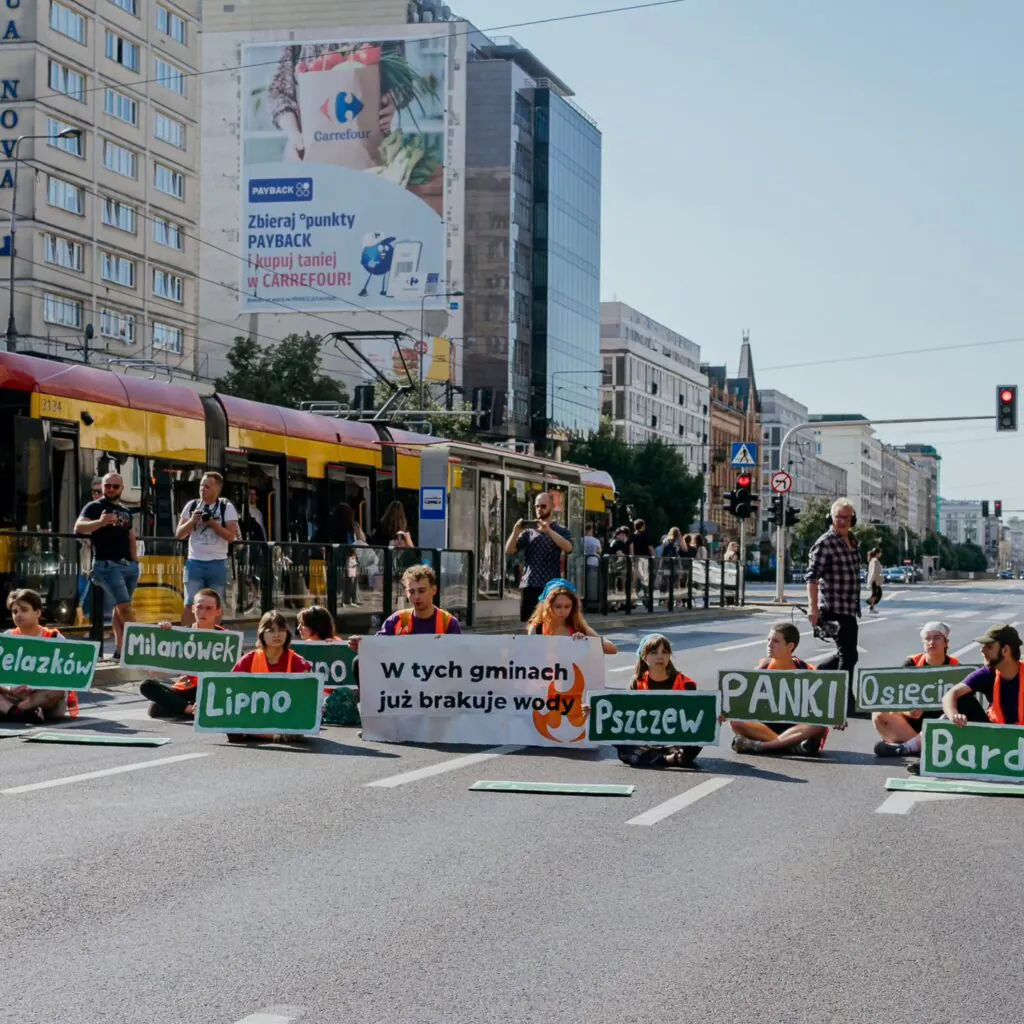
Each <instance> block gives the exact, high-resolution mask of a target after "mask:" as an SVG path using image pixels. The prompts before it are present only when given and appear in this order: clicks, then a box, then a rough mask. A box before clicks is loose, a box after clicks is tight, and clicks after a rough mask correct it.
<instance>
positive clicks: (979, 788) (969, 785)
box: [885, 779, 1024, 796]
mask: <svg viewBox="0 0 1024 1024" xmlns="http://www.w3.org/2000/svg"><path fill="white" fill-rule="evenodd" d="M885 788H886V789H887V790H890V791H894V792H897V793H899V792H903V793H952V794H955V795H956V796H1024V786H1022V785H1021V784H1020V783H1019V782H970V781H968V780H964V779H886V780H885Z"/></svg>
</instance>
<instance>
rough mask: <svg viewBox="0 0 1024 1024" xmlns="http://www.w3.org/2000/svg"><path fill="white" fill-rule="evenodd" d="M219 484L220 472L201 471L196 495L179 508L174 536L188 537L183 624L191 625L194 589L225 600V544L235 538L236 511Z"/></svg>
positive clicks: (220, 481)
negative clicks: (222, 492) (206, 590)
mask: <svg viewBox="0 0 1024 1024" xmlns="http://www.w3.org/2000/svg"><path fill="white" fill-rule="evenodd" d="M223 486H224V477H222V476H221V475H220V473H214V472H212V471H211V472H209V473H204V474H203V478H202V480H200V481H199V498H194V499H193V500H192V501H190V502H189V503H188V504H187V505H186V506H185V507H184V508H183V509H182V511H181V518H180V519H179V520H178V529H177V530H176V531H175V534H174V536H175V537H176V538H177V539H178V540H185V538H186V537H187V538H188V558H187V559H186V561H185V607H184V609H183V611H182V613H181V624H182V625H183V626H190V625H192V602H193V600H194V599H195V596H196V594H197V593H198V591H200V590H203V589H207V588H208V589H210V590H216V591H217V593H218V594H219V595H220V599H221V601H222V602H225V601H226V600H227V585H228V546H229V545H230V544H231V542H232V541H236V540H238V512H237V511H236V509H235V506H234V505H232V504H231V502H230V501H228V500H227V498H222V497H221V496H220V492H221V488H222V487H223Z"/></svg>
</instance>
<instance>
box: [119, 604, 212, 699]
mask: <svg viewBox="0 0 1024 1024" xmlns="http://www.w3.org/2000/svg"><path fill="white" fill-rule="evenodd" d="M221 607H222V606H221V602H220V594H219V593H217V591H216V590H214V589H213V588H212V587H204V588H203V589H202V590H197V591H196V596H195V597H194V598H193V599H192V617H193V619H194V622H193V624H192V625H191V626H190V627H189V628H190V629H216V630H220V631H221V632H224V627H223V626H222V625H221V624H220V616H221ZM160 628H161V629H173V628H174V624H173V623H171V622H161V623H160ZM198 688H199V677H198V676H179V677H178V678H177V679H175V680H174V682H173V683H165V682H164V681H163V680H162V679H146V680H144V681H143V682H142V683H141V684H140V685H139V693H141V694H142V696H143V697H145V698H147V699H148V700H149V701H150V705H149V717H150V718H192V717H193V715H195V713H196V709H195V701H196V691H197V690H198Z"/></svg>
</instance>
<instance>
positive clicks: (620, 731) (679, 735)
mask: <svg viewBox="0 0 1024 1024" xmlns="http://www.w3.org/2000/svg"><path fill="white" fill-rule="evenodd" d="M587 701H588V702H589V704H590V717H589V719H588V725H587V738H588V739H589V740H590V742H591V743H614V744H615V745H616V746H627V747H628V746H664V745H667V746H700V747H706V746H710V745H712V744H716V743H717V742H718V713H719V707H720V706H721V695H720V694H718V693H714V692H712V693H708V692H699V691H693V690H691V691H678V690H677V691H673V690H665V691H656V690H655V691H651V690H647V691H643V690H639V691H638V690H626V691H623V690H605V691H603V692H601V693H588V694H587Z"/></svg>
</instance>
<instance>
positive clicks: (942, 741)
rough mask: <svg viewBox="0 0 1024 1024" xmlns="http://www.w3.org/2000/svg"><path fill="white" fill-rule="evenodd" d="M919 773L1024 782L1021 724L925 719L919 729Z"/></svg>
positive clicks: (1023, 731) (1023, 739) (1023, 742)
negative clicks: (967, 722)
mask: <svg viewBox="0 0 1024 1024" xmlns="http://www.w3.org/2000/svg"><path fill="white" fill-rule="evenodd" d="M921 774H922V775H935V776H940V777H942V778H946V779H983V780H988V781H991V782H1024V728H1022V727H1021V726H1017V725H974V724H971V725H954V724H953V723H952V722H946V721H927V722H925V723H924V728H923V729H922V731H921Z"/></svg>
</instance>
